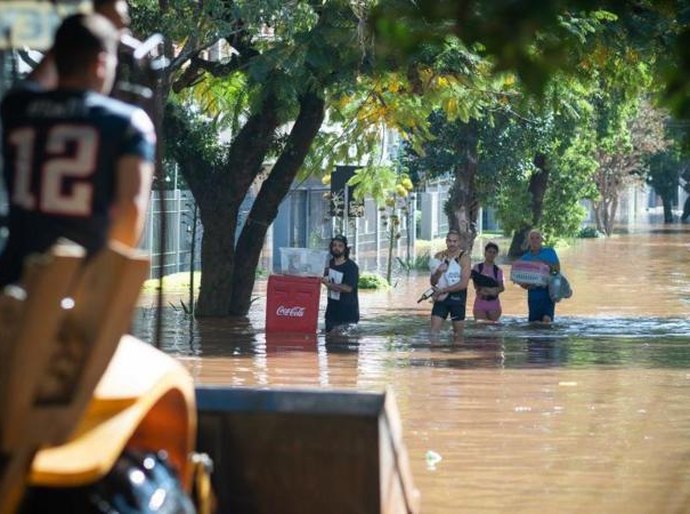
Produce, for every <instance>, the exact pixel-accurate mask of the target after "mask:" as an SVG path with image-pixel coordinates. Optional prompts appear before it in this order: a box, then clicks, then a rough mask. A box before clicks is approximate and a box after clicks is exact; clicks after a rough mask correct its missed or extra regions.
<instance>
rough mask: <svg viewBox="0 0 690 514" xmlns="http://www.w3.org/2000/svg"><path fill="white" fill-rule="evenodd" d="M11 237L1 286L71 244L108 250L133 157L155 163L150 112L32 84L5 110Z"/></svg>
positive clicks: (1, 265) (13, 95)
mask: <svg viewBox="0 0 690 514" xmlns="http://www.w3.org/2000/svg"><path fill="white" fill-rule="evenodd" d="M0 114H1V117H2V118H1V119H2V155H3V176H4V180H5V186H6V187H7V193H8V196H9V200H10V210H9V224H8V226H9V231H10V236H9V240H8V241H7V246H6V248H5V251H4V253H3V255H2V256H1V257H0V285H1V284H6V283H8V282H12V281H15V280H17V279H18V278H19V277H18V274H19V273H20V271H21V263H22V261H23V259H24V258H25V257H26V256H27V255H28V254H30V253H34V252H43V251H45V250H46V249H47V248H48V247H50V246H51V245H52V244H53V243H54V242H55V241H56V240H57V239H58V238H60V237H66V238H69V239H71V240H73V241H75V242H77V243H79V244H81V245H82V246H84V247H85V248H86V249H87V252H88V253H89V254H92V253H93V252H95V251H96V250H98V249H100V248H101V247H103V246H104V244H105V242H106V239H107V235H108V230H109V228H110V210H111V207H112V204H113V200H114V197H115V186H116V168H117V163H118V161H119V160H120V158H122V157H124V156H128V155H132V156H137V157H140V158H142V159H144V160H147V161H153V159H154V152H155V132H154V129H153V123H152V122H151V120H150V118H149V117H148V115H147V114H146V113H144V111H143V110H141V109H139V108H136V107H133V106H131V105H128V104H125V103H123V102H120V101H118V100H114V99H112V98H109V97H107V96H104V95H101V94H98V93H95V92H93V91H83V90H54V91H43V90H40V89H38V88H37V87H34V86H32V85H31V83H27V84H24V85H23V86H22V87H21V88H19V89H16V90H13V91H11V92H10V93H8V94H7V96H6V97H5V98H4V100H3V102H2V106H1V107H0Z"/></svg>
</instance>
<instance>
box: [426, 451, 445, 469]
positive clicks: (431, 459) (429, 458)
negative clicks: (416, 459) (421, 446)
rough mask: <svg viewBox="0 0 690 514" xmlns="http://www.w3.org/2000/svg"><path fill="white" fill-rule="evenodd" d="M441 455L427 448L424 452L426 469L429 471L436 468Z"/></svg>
mask: <svg viewBox="0 0 690 514" xmlns="http://www.w3.org/2000/svg"><path fill="white" fill-rule="evenodd" d="M442 460H443V457H441V455H439V454H438V453H436V452H435V451H434V450H429V451H427V452H426V469H428V470H429V471H434V470H435V469H436V464H438V463H439V462H441V461H442Z"/></svg>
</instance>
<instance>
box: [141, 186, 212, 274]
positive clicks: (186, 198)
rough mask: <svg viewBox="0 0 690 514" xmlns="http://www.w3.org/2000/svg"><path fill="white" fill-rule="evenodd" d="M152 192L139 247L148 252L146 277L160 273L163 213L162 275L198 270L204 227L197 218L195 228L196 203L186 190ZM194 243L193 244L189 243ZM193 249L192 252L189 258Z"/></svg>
mask: <svg viewBox="0 0 690 514" xmlns="http://www.w3.org/2000/svg"><path fill="white" fill-rule="evenodd" d="M162 194H164V196H163V197H161V192H160V191H156V192H154V193H152V194H151V202H150V205H149V209H148V214H147V218H146V225H145V228H144V234H143V237H142V241H141V243H140V247H141V248H142V249H144V250H146V251H148V252H149V256H150V258H151V270H150V273H149V276H150V277H151V278H158V277H159V276H160V275H161V265H160V256H161V247H162V243H163V240H162V238H161V236H160V234H161V218H162V216H163V215H165V216H166V231H165V232H166V236H165V245H164V246H163V247H164V248H165V253H164V255H163V270H162V271H163V273H162V274H163V275H169V274H171V273H178V272H181V271H189V270H190V269H195V270H197V269H200V267H201V262H200V257H199V255H200V250H201V237H202V234H203V227H202V226H201V221H200V220H199V219H198V217H197V220H196V230H195V229H194V223H195V221H194V218H195V215H194V209H195V203H194V198H193V197H192V194H191V193H190V192H189V191H184V190H179V189H176V190H173V191H164V192H163V193H162ZM192 243H194V244H192ZM192 248H194V253H195V255H194V256H193V258H192Z"/></svg>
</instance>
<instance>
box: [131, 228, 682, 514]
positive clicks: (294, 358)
mask: <svg viewBox="0 0 690 514" xmlns="http://www.w3.org/2000/svg"><path fill="white" fill-rule="evenodd" d="M560 255H561V261H562V264H563V270H564V273H565V274H566V275H567V276H568V278H569V279H570V281H571V283H572V285H573V289H574V291H575V295H574V297H573V298H572V299H570V300H567V301H564V302H562V303H560V304H558V306H557V320H556V323H554V325H553V326H551V327H548V328H542V327H533V326H529V325H527V323H526V322H525V317H526V316H525V313H526V299H525V294H524V291H522V290H521V289H520V288H519V287H517V286H514V285H512V284H508V285H507V291H506V293H505V294H504V295H503V296H502V301H503V305H504V312H505V316H504V318H503V320H502V322H501V323H500V324H496V325H493V324H479V323H474V322H473V321H468V323H467V326H466V328H465V331H464V334H463V336H462V337H461V338H454V337H453V336H452V334H451V333H450V331H449V327H446V328H447V329H448V332H445V333H444V334H442V335H441V337H439V338H438V339H437V340H431V341H430V339H429V336H428V330H427V326H428V315H429V311H430V305H429V304H417V303H416V299H417V297H418V296H419V293H421V292H422V291H423V290H424V289H425V288H426V281H427V277H426V275H425V276H415V277H409V278H408V277H404V278H400V279H399V280H398V281H397V284H396V285H395V287H394V288H393V289H392V290H390V291H388V292H362V293H361V296H360V298H361V303H362V315H363V321H362V323H361V324H360V326H359V327H358V329H357V330H356V331H354V332H353V333H351V334H349V335H347V336H344V337H341V338H338V339H336V340H330V339H329V341H328V342H326V340H325V338H324V336H323V335H322V334H319V335H317V336H314V337H311V338H310V337H306V338H305V337H297V338H295V337H289V336H286V335H278V336H275V337H269V338H267V337H266V334H265V332H264V330H263V327H264V316H265V313H264V310H263V309H264V297H265V283H260V284H258V285H257V295H258V296H260V297H261V298H260V300H259V301H257V302H255V304H254V308H253V309H252V312H251V313H250V316H249V319H248V320H247V321H245V322H237V321H218V320H214V321H207V320H205V321H203V322H190V321H188V320H186V319H185V318H184V315H183V313H181V312H180V311H179V310H178V311H175V310H173V309H172V308H168V309H166V320H165V325H164V326H165V328H164V340H163V347H164V349H165V350H166V351H169V352H170V353H173V354H175V355H177V356H178V357H179V358H180V359H181V361H182V362H184V363H185V364H186V365H187V366H188V368H189V370H190V371H191V372H192V373H193V375H194V377H195V379H196V380H197V381H198V382H199V383H203V384H223V385H238V386H276V387H302V386H307V387H323V388H333V389H353V390H359V391H381V390H382V389H383V388H385V387H390V388H391V389H392V390H393V391H394V392H395V395H396V398H397V402H398V406H399V409H400V413H401V417H402V422H403V429H404V434H405V442H406V445H407V448H408V452H409V456H410V461H411V465H412V471H413V474H414V478H415V482H416V485H417V487H418V488H419V489H420V491H421V494H422V505H423V512H425V513H427V514H430V513H444V514H446V513H448V514H450V513H494V512H496V513H498V512H501V513H505V512H509V513H538V514H544V513H574V512H578V513H616V514H618V513H671V512H672V513H677V512H690V401H689V400H690V319H689V318H688V311H689V310H690V273H689V272H690V259H689V257H690V229H685V228H681V227H678V226H675V227H672V228H669V229H662V228H661V227H659V228H657V229H656V230H655V229H654V228H652V229H651V230H649V231H646V232H644V233H638V234H632V235H623V236H617V237H614V238H612V239H610V240H582V241H578V242H577V243H576V244H575V246H573V247H571V248H568V249H566V250H562V251H561V252H560ZM508 270H509V268H508V266H505V267H504V271H505V272H506V273H507V272H508ZM146 302H150V300H144V305H146ZM468 312H470V313H471V309H468ZM152 326H153V314H152V312H151V311H150V310H147V309H142V310H140V312H139V313H138V319H137V322H136V330H135V332H136V333H137V334H138V335H139V336H140V337H142V338H143V339H145V340H146V339H149V340H150V339H151V338H150V334H151V330H152V328H151V327H152Z"/></svg>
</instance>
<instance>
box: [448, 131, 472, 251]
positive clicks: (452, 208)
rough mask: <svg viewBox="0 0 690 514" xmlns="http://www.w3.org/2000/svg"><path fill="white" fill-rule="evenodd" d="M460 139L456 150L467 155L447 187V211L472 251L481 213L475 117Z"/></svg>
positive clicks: (451, 221) (462, 239)
mask: <svg viewBox="0 0 690 514" xmlns="http://www.w3.org/2000/svg"><path fill="white" fill-rule="evenodd" d="M458 143H459V148H458V152H457V154H458V155H463V154H464V159H463V160H462V161H461V162H460V163H459V164H458V165H457V166H456V168H455V179H454V180H453V184H452V186H451V188H450V190H449V191H448V202H447V204H446V207H445V211H446V216H447V217H448V225H449V226H450V228H451V229H454V230H457V231H458V232H460V235H461V241H462V242H463V243H464V246H465V248H464V249H465V250H466V251H471V250H472V246H473V245H474V239H475V238H476V237H477V217H478V214H479V201H478V199H477V186H476V176H477V161H478V158H479V157H478V152H477V147H478V144H479V135H478V128H477V122H476V121H470V122H468V123H467V124H466V137H465V138H464V139H463V140H461V141H459V142H458Z"/></svg>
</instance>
